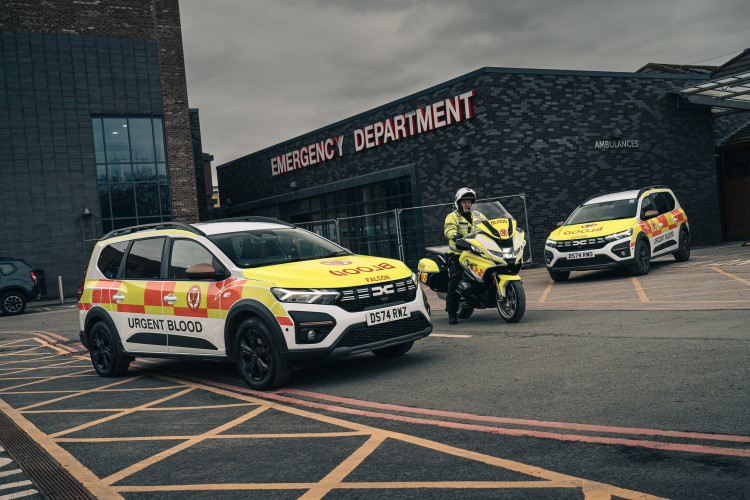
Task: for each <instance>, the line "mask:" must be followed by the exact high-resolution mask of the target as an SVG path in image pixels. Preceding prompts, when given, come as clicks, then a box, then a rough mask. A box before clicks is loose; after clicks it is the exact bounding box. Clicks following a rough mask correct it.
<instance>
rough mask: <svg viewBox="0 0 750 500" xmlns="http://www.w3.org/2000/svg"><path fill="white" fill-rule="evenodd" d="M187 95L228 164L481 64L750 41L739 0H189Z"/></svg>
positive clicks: (563, 65)
mask: <svg viewBox="0 0 750 500" xmlns="http://www.w3.org/2000/svg"><path fill="white" fill-rule="evenodd" d="M180 10H181V22H182V34H183V45H184V52H185V61H186V71H187V79H188V98H189V102H190V106H191V107H197V108H199V110H200V118H201V133H202V138H203V149H204V150H205V151H206V152H208V153H211V154H213V155H214V158H215V161H214V164H216V165H218V164H222V163H225V162H227V161H231V160H233V159H236V158H239V157H241V156H244V155H247V154H250V153H252V152H255V151H258V150H261V149H264V148H266V147H269V146H272V145H274V144H276V143H279V142H282V141H284V140H287V139H290V138H293V137H296V136H298V135H301V134H304V133H306V132H309V131H312V130H315V129H317V128H320V127H324V126H326V125H328V124H330V123H334V122H336V121H339V120H343V119H345V118H348V117H350V116H353V115H356V114H358V113H361V112H363V111H366V110H368V109H371V108H374V107H377V106H381V105H383V104H386V103H388V102H390V101H392V100H395V99H398V98H401V97H403V96H406V95H408V94H411V93H414V92H418V91H420V90H423V89H425V88H428V87H430V86H433V85H437V84H439V83H442V82H444V81H447V80H450V79H452V78H455V77H457V76H460V75H463V74H465V73H468V72H470V71H473V70H476V69H479V68H482V67H485V66H497V67H523V68H551V69H570V70H592V71H624V72H633V71H635V70H637V69H638V68H640V67H641V66H643V65H644V64H646V63H648V62H663V63H676V64H689V63H694V62H697V61H701V60H703V59H708V58H713V57H715V56H719V55H723V54H730V53H731V54H730V55H729V56H727V57H725V58H724V59H723V60H711V61H707V62H705V63H702V64H712V65H717V64H720V63H722V62H725V61H726V60H728V59H729V58H730V57H732V56H733V55H736V53H738V52H739V51H740V50H742V49H744V48H746V45H747V43H746V36H745V25H746V20H747V8H746V6H745V4H744V3H743V2H741V1H737V0H726V1H724V0H722V1H718V2H704V1H702V0H701V1H698V0H668V1H664V0H651V1H645V0H631V1H629V2H621V1H614V0H600V1H596V0H572V1H571V0H569V1H567V2H558V1H548V0H503V1H501V2H498V1H495V0H477V1H465V2H457V1H455V0H412V1H407V0H403V1H402V0H384V1H375V0H318V1H317V2H312V1H309V0H285V1H282V2H279V1H277V0H249V1H248V0H218V1H215V2H205V1H204V0H181V2H180Z"/></svg>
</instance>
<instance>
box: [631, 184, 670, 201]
mask: <svg viewBox="0 0 750 500" xmlns="http://www.w3.org/2000/svg"><path fill="white" fill-rule="evenodd" d="M652 189H669V188H668V187H667V186H662V185H656V186H647V187H645V188H641V190H640V191H638V198H640V197H641V196H642V195H643V193H645V192H646V191H651V190H652Z"/></svg>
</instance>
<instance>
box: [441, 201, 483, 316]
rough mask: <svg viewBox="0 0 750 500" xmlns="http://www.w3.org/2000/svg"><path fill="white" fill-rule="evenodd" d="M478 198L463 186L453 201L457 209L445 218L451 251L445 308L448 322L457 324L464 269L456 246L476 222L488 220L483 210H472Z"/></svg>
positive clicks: (445, 228) (444, 232) (445, 230)
mask: <svg viewBox="0 0 750 500" xmlns="http://www.w3.org/2000/svg"><path fill="white" fill-rule="evenodd" d="M476 200H477V193H476V192H475V191H474V190H473V189H471V188H467V187H462V188H461V189H459V190H458V191H456V199H455V201H454V203H453V205H454V207H455V210H454V211H452V212H451V213H449V214H448V216H447V217H446V218H445V225H444V227H443V234H445V237H446V238H448V245H449V246H450V252H449V253H448V274H449V276H450V278H449V280H448V293H447V294H446V298H445V310H446V311H447V312H448V324H450V325H455V324H456V323H458V316H457V313H458V302H459V294H458V284H459V283H460V282H461V277H462V276H463V270H462V269H461V264H460V263H459V260H458V256H459V255H461V251H460V250H459V249H457V248H456V241H458V240H460V239H461V238H463V237H464V236H466V235H467V234H470V233H472V232H473V231H474V224H476V223H477V222H479V221H486V220H487V217H485V216H484V214H482V213H481V212H479V211H477V210H474V211H472V210H471V206H472V205H473V204H474V202H475V201H476Z"/></svg>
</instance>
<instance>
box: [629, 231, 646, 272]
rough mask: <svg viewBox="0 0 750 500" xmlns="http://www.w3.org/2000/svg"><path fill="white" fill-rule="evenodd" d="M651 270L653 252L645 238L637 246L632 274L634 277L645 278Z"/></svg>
mask: <svg viewBox="0 0 750 500" xmlns="http://www.w3.org/2000/svg"><path fill="white" fill-rule="evenodd" d="M650 270H651V251H650V250H649V248H648V243H646V240H645V239H644V238H641V239H640V240H638V243H636V244H635V261H634V262H633V265H632V267H631V268H630V274H632V275H633V276H643V275H646V274H648V272H649V271H650Z"/></svg>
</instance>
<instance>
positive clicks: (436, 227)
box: [295, 193, 533, 269]
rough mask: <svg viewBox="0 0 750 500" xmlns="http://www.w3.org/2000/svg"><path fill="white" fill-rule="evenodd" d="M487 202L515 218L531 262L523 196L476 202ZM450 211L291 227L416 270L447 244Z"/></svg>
mask: <svg viewBox="0 0 750 500" xmlns="http://www.w3.org/2000/svg"><path fill="white" fill-rule="evenodd" d="M489 201H499V202H500V203H502V204H503V206H504V207H505V208H506V209H507V210H508V212H510V213H511V214H512V215H513V217H515V219H516V221H517V224H518V226H519V227H520V228H521V229H523V230H524V231H526V241H527V245H526V249H525V251H524V262H527V263H530V262H532V261H533V257H532V255H531V247H530V245H528V241H529V239H530V238H529V233H528V227H529V219H528V213H527V211H526V196H525V194H524V193H521V194H514V195H508V196H500V197H497V198H485V199H481V200H477V202H489ZM451 210H453V204H452V203H441V204H439V205H425V206H421V207H412V208H395V209H393V210H388V211H386V212H378V213H372V214H367V215H360V216H357V217H345V218H339V219H328V220H320V221H310V222H302V223H295V225H296V226H298V227H301V228H304V229H307V230H308V231H312V232H314V233H317V234H319V235H321V236H324V237H326V238H328V239H329V240H332V241H335V242H336V243H338V244H339V245H341V246H343V247H346V248H348V249H349V250H351V251H353V252H355V253H359V254H365V255H376V256H378V257H388V258H392V259H399V260H401V261H403V262H405V263H406V265H408V266H409V267H410V268H412V269H416V268H417V263H418V262H419V259H421V258H422V257H424V256H425V253H426V252H425V247H431V246H440V245H446V244H447V241H446V239H445V236H444V235H443V224H444V222H445V216H446V215H448V213H449V212H450V211H451Z"/></svg>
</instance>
